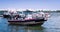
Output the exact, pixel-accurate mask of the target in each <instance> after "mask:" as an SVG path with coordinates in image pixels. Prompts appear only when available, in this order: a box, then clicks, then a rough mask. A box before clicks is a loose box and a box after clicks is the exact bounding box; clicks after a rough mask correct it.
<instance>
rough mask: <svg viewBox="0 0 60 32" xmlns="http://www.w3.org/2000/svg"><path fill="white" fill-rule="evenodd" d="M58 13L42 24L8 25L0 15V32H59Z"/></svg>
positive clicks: (59, 20)
mask: <svg viewBox="0 0 60 32" xmlns="http://www.w3.org/2000/svg"><path fill="white" fill-rule="evenodd" d="M59 24H60V13H51V17H50V18H49V19H48V21H46V22H45V23H44V24H43V25H42V26H40V25H37V26H21V25H9V24H8V22H7V19H5V18H1V17H0V32H60V25H59Z"/></svg>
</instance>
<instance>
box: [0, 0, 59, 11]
mask: <svg viewBox="0 0 60 32" xmlns="http://www.w3.org/2000/svg"><path fill="white" fill-rule="evenodd" d="M0 9H43V10H44V9H48V10H60V0H0Z"/></svg>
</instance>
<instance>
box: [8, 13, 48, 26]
mask: <svg viewBox="0 0 60 32" xmlns="http://www.w3.org/2000/svg"><path fill="white" fill-rule="evenodd" d="M48 16H49V15H48V13H43V12H39V13H33V14H27V15H25V14H19V15H15V17H12V19H8V22H9V24H19V25H34V24H40V25H42V24H43V23H44V22H45V21H47V20H48Z"/></svg>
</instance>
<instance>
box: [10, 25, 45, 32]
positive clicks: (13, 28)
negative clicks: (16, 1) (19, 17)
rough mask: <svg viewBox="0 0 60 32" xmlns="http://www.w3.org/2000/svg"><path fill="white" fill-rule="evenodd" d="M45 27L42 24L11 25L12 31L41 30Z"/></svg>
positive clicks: (39, 31) (30, 31)
mask: <svg viewBox="0 0 60 32" xmlns="http://www.w3.org/2000/svg"><path fill="white" fill-rule="evenodd" d="M43 29H44V28H43V27H42V26H20V25H9V31H10V32H41V31H42V30H43Z"/></svg>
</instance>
